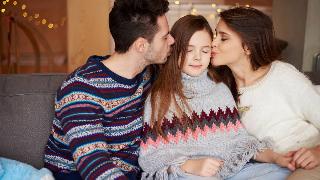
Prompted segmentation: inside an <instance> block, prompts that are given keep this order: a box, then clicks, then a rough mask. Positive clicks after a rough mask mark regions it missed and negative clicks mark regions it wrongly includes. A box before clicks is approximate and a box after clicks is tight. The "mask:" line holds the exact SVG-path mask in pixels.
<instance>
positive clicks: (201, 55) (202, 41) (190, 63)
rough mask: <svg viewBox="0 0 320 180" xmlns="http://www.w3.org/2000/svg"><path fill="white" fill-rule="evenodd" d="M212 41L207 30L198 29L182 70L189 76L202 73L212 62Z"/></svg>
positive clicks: (190, 43) (192, 38) (192, 39)
mask: <svg viewBox="0 0 320 180" xmlns="http://www.w3.org/2000/svg"><path fill="white" fill-rule="evenodd" d="M211 43H212V41H211V36H210V34H209V33H208V32H207V31H206V30H201V31H196V32H195V33H194V34H193V35H192V36H191V39H190V41H189V45H188V47H187V54H186V59H185V61H184V64H183V67H182V72H184V73H186V74H188V75H189V76H199V75H200V74H202V73H203V72H204V71H205V70H206V69H207V68H208V65H209V63H210V57H211ZM179 64H180V61H179Z"/></svg>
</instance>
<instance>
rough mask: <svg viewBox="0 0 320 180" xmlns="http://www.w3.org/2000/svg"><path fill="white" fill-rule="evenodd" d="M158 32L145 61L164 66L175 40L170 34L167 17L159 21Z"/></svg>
mask: <svg viewBox="0 0 320 180" xmlns="http://www.w3.org/2000/svg"><path fill="white" fill-rule="evenodd" d="M157 24H158V31H157V33H156V34H155V36H154V37H153V39H152V41H151V43H150V44H149V47H148V49H147V52H146V54H145V56H144V58H145V60H146V61H147V62H148V63H150V64H163V63H165V62H166V61H167V57H168V55H169V53H170V49H171V45H172V44H173V43H174V38H173V37H172V36H171V35H170V33H169V25H168V21H167V18H166V16H165V15H163V16H160V17H158V19H157Z"/></svg>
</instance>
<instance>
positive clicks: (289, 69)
mask: <svg viewBox="0 0 320 180" xmlns="http://www.w3.org/2000/svg"><path fill="white" fill-rule="evenodd" d="M220 17H221V19H220V21H219V23H218V25H217V27H216V38H215V39H214V41H213V49H212V56H213V58H212V62H211V63H212V65H214V66H219V67H217V70H218V71H219V72H220V73H221V74H222V76H223V77H224V78H223V79H224V81H225V82H226V84H228V85H229V87H230V89H231V91H232V93H233V96H234V99H235V100H236V101H237V103H238V106H239V110H242V111H241V114H242V117H241V121H242V123H243V124H244V127H245V128H246V129H247V131H248V132H249V133H250V134H252V135H254V136H255V137H257V138H258V139H260V140H262V139H265V138H271V140H272V141H273V142H274V146H273V149H274V151H276V152H278V153H283V154H287V156H289V155H291V157H292V161H291V165H292V166H295V168H297V169H298V170H297V171H295V172H294V173H293V174H292V175H291V177H290V178H289V179H313V178H315V179H320V167H319V163H320V146H319V144H320V131H319V129H320V95H319V94H318V93H317V92H316V89H315V88H314V86H313V85H312V83H311V82H310V80H309V79H307V78H306V77H305V76H304V75H303V74H302V73H300V72H299V71H298V70H297V69H295V68H294V67H293V66H292V65H290V64H288V63H284V62H280V61H278V60H276V58H277V57H278V55H279V53H278V52H279V51H278V50H277V48H276V45H275V37H274V30H273V23H272V21H271V19H270V18H269V17H268V16H267V15H265V14H263V13H262V12H260V11H258V10H256V9H254V8H244V7H237V8H233V9H229V10H226V11H224V12H222V13H221V14H220Z"/></svg>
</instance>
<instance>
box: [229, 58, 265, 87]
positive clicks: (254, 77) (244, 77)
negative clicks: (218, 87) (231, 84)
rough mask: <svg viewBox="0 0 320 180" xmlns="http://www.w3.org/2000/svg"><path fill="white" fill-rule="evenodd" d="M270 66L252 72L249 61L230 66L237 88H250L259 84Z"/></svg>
mask: <svg viewBox="0 0 320 180" xmlns="http://www.w3.org/2000/svg"><path fill="white" fill-rule="evenodd" d="M270 67H271V64H270V65H267V66H262V67H260V68H258V69H257V70H253V69H252V67H251V63H250V61H244V63H239V64H237V65H233V66H230V69H231V70H232V73H233V76H234V78H235V81H236V83H237V86H238V88H241V87H247V86H251V85H253V84H256V83H257V82H259V81H260V80H261V79H262V78H263V77H264V76H265V75H266V74H267V73H268V72H269V69H270Z"/></svg>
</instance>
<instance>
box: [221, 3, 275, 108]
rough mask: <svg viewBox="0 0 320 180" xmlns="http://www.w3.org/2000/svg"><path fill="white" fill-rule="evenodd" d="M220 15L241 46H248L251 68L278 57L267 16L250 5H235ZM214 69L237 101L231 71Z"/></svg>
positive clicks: (236, 89) (272, 30)
mask: <svg viewBox="0 0 320 180" xmlns="http://www.w3.org/2000/svg"><path fill="white" fill-rule="evenodd" d="M220 17H221V19H220V20H222V21H223V22H225V23H226V24H227V26H228V27H229V28H230V29H232V30H233V31H235V32H236V33H237V34H238V35H239V36H240V38H241V40H242V44H243V47H245V46H246V47H248V49H249V51H250V52H251V53H250V55H249V56H250V57H249V58H250V63H251V66H252V69H253V70H257V69H259V68H260V67H262V66H266V65H269V64H271V63H272V62H273V61H275V60H276V59H277V58H278V57H279V55H280V50H279V49H278V48H277V46H276V40H275V33H274V28H273V23H272V20H271V19H270V17H269V16H267V15H266V14H264V13H262V12H261V11H259V10H257V9H254V8H251V7H235V8H232V9H228V10H225V11H223V12H221V13H220ZM216 70H217V72H218V74H220V76H221V77H222V80H223V81H224V82H225V83H226V84H227V85H228V86H229V88H230V90H231V92H232V95H233V97H234V99H235V101H236V102H237V101H238V98H239V95H238V88H237V84H236V82H235V79H234V76H233V74H232V71H231V70H230V68H228V67H227V66H221V67H217V68H216Z"/></svg>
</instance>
